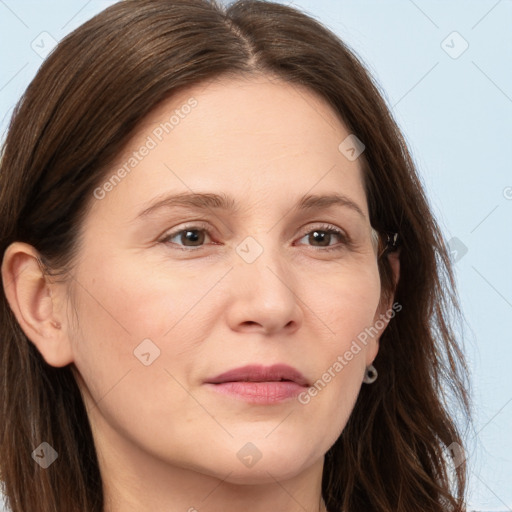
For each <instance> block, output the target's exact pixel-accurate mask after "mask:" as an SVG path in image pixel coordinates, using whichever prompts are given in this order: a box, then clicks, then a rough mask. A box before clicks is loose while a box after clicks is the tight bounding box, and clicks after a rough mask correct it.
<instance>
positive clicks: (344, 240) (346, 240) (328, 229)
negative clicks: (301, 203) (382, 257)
mask: <svg viewBox="0 0 512 512" xmlns="http://www.w3.org/2000/svg"><path fill="white" fill-rule="evenodd" d="M186 231H204V232H205V233H206V234H207V235H208V236H210V237H211V235H210V230H209V229H208V228H207V227H206V226H204V225H201V224H193V225H190V226H184V227H182V228H181V229H179V230H176V231H173V232H172V233H169V234H166V235H165V236H164V238H162V239H161V240H160V243H163V244H166V245H170V246H172V245H178V246H179V244H176V243H174V242H170V241H169V240H171V239H172V238H174V237H175V236H177V235H180V234H181V233H183V232H186ZM314 231H321V232H323V233H325V234H330V235H337V236H338V237H339V239H340V240H341V243H339V244H336V245H334V246H325V247H316V246H311V247H313V248H314V249H316V250H320V251H322V252H330V251H340V250H342V249H345V248H346V247H349V248H350V247H352V245H353V244H352V241H351V239H350V237H349V236H348V235H346V234H345V233H344V232H343V231H341V230H340V229H338V228H337V227H336V226H333V225H332V224H322V225H320V226H317V227H315V228H313V229H311V230H310V231H307V232H306V233H304V234H303V235H302V236H301V237H300V238H299V240H301V239H302V238H304V237H305V236H307V235H310V234H311V233H313V232H314ZM180 247H187V248H186V249H185V248H179V249H178V248H174V249H176V250H179V251H184V252H193V251H198V250H201V249H202V248H204V245H201V246H197V247H190V246H180Z"/></svg>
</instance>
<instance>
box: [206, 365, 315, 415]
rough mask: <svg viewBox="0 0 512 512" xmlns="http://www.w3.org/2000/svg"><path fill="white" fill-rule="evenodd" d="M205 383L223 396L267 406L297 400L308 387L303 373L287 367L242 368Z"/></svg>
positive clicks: (257, 366) (250, 366)
mask: <svg viewBox="0 0 512 512" xmlns="http://www.w3.org/2000/svg"><path fill="white" fill-rule="evenodd" d="M204 384H206V385H207V386H208V387H210V388H211V389H213V390H214V391H217V392H220V393H222V394H224V395H228V396H231V397H233V398H237V399H241V400H244V401H246V402H249V403H255V404H256V403H259V404H267V405H268V404H272V403H278V402H282V401H285V400H289V399H291V398H295V397H296V396H297V395H298V394H299V393H301V392H302V391H304V390H305V389H306V388H307V387H309V383H308V381H307V380H306V378H305V377H304V376H303V375H302V373H300V372H299V371H298V370H297V369H295V368H292V367H291V366H288V365H285V364H276V365H273V366H261V365H249V366H243V367H241V368H235V369H233V370H229V371H227V372H224V373H222V374H220V375H217V376H215V377H212V378H209V379H207V380H206V381H205V382H204Z"/></svg>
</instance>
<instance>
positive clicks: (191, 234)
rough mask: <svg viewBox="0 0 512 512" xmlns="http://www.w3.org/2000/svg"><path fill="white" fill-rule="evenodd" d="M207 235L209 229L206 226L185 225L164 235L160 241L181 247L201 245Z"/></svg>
mask: <svg viewBox="0 0 512 512" xmlns="http://www.w3.org/2000/svg"><path fill="white" fill-rule="evenodd" d="M207 237H209V231H208V230H207V229H206V228H204V227H202V226H186V227H184V228H181V229H179V230H177V231H173V232H172V233H169V234H167V235H165V237H164V238H162V239H161V240H160V242H161V243H164V244H174V245H178V246H180V245H181V246H182V247H201V246H202V245H203V244H204V242H205V239H206V238H207Z"/></svg>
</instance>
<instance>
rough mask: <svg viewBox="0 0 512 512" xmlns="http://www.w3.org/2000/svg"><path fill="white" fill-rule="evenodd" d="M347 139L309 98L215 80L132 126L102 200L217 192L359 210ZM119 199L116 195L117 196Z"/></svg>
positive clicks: (279, 84) (257, 84)
mask: <svg viewBox="0 0 512 512" xmlns="http://www.w3.org/2000/svg"><path fill="white" fill-rule="evenodd" d="M349 136H350V133H349V132H348V130H347V128H346V127H345V125H344V124H343V123H342V122H341V120H340V119H339V117H338V116H337V114H336V112H335V111H334V110H333V109H332V108H331V107H330V106H329V105H328V103H327V102H326V101H325V100H324V99H323V98H321V97H320V96H318V95H317V94H316V93H314V92H312V91H310V90H309V89H306V88H304V87H301V86H298V85H296V84H290V83H288V82H284V81H282V80H280V79H276V78H273V77H268V76H257V77H245V78H243V77H235V78H223V79H216V80H214V81H210V82H205V83H202V84H198V85H196V86H194V87H190V88H188V89H185V90H181V91H180V92H179V93H177V94H175V95H174V96H172V97H171V98H170V99H168V100H166V101H164V102H162V103H161V104H160V105H158V107H156V108H155V109H154V110H153V111H152V112H151V113H150V114H149V115H148V116H146V118H144V119H143V120H142V121H141V123H140V124H139V126H138V129H137V131H136V133H135V135H134V136H133V138H132V139H131V140H130V142H129V143H128V145H127V147H126V148H125V150H124V151H123V152H122V154H120V155H119V157H118V158H117V159H116V161H115V163H114V164H113V165H112V166H111V169H110V174H108V173H107V176H106V179H107V180H108V178H109V177H110V176H114V175H115V174H116V173H118V174H119V172H118V171H119V170H120V169H123V168H124V171H123V172H121V173H120V174H122V175H123V176H122V179H121V180H117V179H116V180H114V181H119V183H116V184H115V186H113V187H109V188H111V189H113V190H112V191H109V194H108V196H107V197H106V198H105V199H106V201H102V202H103V203H108V202H112V201H119V200H122V201H125V200H126V201H129V202H130V203H131V204H134V205H138V206H143V205H144V203H145V202H146V201H147V200H148V199H151V198H152V197H154V196H155V195H158V194H160V193H162V192H164V191H173V192H192V191H193V192H222V193H228V194H229V195H234V196H236V195H244V197H245V198H246V203H247V204H249V203H250V200H251V195H252V197H253V198H254V199H255V200H256V199H257V202H258V204H259V205H260V206H261V205H263V204H267V201H269V202H272V201H273V202H275V201H276V200H278V197H279V198H280V199H279V200H283V201H286V200H288V199H291V198H292V196H296V197H299V196H300V197H302V196H304V195H305V194H306V193H307V192H310V193H311V194H321V193H326V192H340V193H344V194H345V195H350V196H352V198H353V199H354V200H359V202H360V206H361V209H362V210H363V211H364V212H367V206H366V200H365V199H366V198H365V195H364V187H363V182H362V170H361V166H360V162H359V161H358V160H350V159H347V158H346V156H344V154H343V153H342V152H341V151H340V148H339V146H340V144H342V143H343V141H344V140H346V138H347V137H349ZM121 194H122V196H123V197H120V195H121Z"/></svg>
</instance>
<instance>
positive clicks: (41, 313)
mask: <svg viewBox="0 0 512 512" xmlns="http://www.w3.org/2000/svg"><path fill="white" fill-rule="evenodd" d="M2 281H3V287H4V291H5V296H6V298H7V301H8V303H9V306H10V307H11V309H12V311H13V313H14V315H15V317H16V320H17V321H18V323H19V325H20V327H21V329H22V330H23V332H24V333H25V335H26V336H27V338H28V339H29V340H30V341H31V342H32V343H34V345H35V346H36V347H37V349H38V350H39V352H40V353H41V355H42V356H43V358H44V360H45V361H46V362H47V363H48V364H49V365H51V366H56V367H60V366H66V365H67V364H69V363H71V362H73V354H72V350H71V345H70V340H69V338H68V336H67V323H66V318H65V311H64V307H63V306H64V305H65V304H66V303H67V300H66V299H67V297H66V293H67V292H66V287H65V286H64V285H62V284H56V283H52V282H50V278H49V276H47V275H45V273H44V271H43V269H42V266H41V264H40V260H39V253H38V252H37V251H36V249H35V248H34V247H32V246H31V245H29V244H26V243H23V242H14V243H12V244H11V245H10V246H9V247H8V248H7V249H6V251H5V253H4V258H3V262H2Z"/></svg>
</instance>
